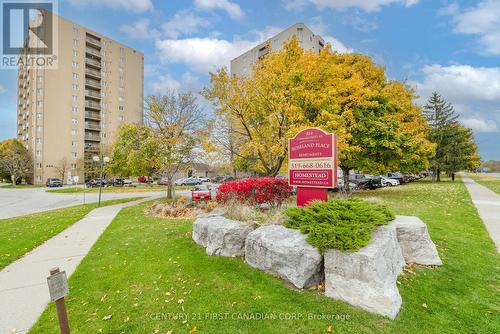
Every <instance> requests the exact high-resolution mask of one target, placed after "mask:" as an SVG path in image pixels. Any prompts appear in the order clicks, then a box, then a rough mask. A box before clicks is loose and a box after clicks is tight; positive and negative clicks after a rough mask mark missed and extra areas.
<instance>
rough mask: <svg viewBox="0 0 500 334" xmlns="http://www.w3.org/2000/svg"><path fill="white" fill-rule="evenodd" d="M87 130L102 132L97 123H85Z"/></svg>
mask: <svg viewBox="0 0 500 334" xmlns="http://www.w3.org/2000/svg"><path fill="white" fill-rule="evenodd" d="M85 130H92V131H101V127H100V126H99V124H96V123H89V122H85Z"/></svg>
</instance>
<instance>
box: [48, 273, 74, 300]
mask: <svg viewBox="0 0 500 334" xmlns="http://www.w3.org/2000/svg"><path fill="white" fill-rule="evenodd" d="M47 284H48V285H49V293H50V300H52V301H55V300H59V299H61V298H63V297H65V296H67V295H68V293H69V289H68V279H67V278H66V272H65V271H61V272H58V273H55V274H53V275H50V276H49V277H47Z"/></svg>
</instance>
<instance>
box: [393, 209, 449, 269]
mask: <svg viewBox="0 0 500 334" xmlns="http://www.w3.org/2000/svg"><path fill="white" fill-rule="evenodd" d="M390 225H393V226H394V227H395V228H396V235H397V238H398V241H399V246H400V247H401V251H402V252H403V257H404V259H405V261H406V262H407V263H416V264H422V265H434V266H440V265H442V264H443V263H442V262H441V259H440V258H439V254H438V251H437V249H436V245H434V243H433V242H432V240H431V237H430V236H429V232H428V231H427V225H425V224H424V222H423V221H421V220H420V218H418V217H412V216H396V219H395V220H394V221H392V222H391V224H390Z"/></svg>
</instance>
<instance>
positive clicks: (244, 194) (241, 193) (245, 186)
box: [217, 177, 292, 206]
mask: <svg viewBox="0 0 500 334" xmlns="http://www.w3.org/2000/svg"><path fill="white" fill-rule="evenodd" d="M291 193H292V188H291V187H290V186H289V185H288V182H287V181H286V180H283V179H278V178H275V177H263V178H252V179H243V180H236V181H228V182H224V183H223V184H221V185H220V186H219V190H218V191H217V201H219V202H222V203H225V202H227V201H229V200H236V201H238V202H242V203H249V204H252V205H255V204H264V203H265V204H269V205H274V206H279V205H281V203H283V201H284V200H285V199H287V198H288V197H290V195H291Z"/></svg>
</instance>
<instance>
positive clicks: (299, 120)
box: [204, 38, 433, 176]
mask: <svg viewBox="0 0 500 334" xmlns="http://www.w3.org/2000/svg"><path fill="white" fill-rule="evenodd" d="M268 47H269V46H268ZM204 96H205V97H206V98H208V99H209V100H211V101H212V102H213V104H214V107H215V111H216V114H217V116H218V117H220V118H223V119H224V120H226V121H227V122H229V123H230V124H231V128H232V129H233V131H232V136H234V138H238V142H239V143H240V145H238V151H237V152H236V154H235V155H234V156H235V159H234V161H233V162H234V163H236V164H240V165H242V166H245V167H246V168H248V167H249V166H250V170H253V171H255V172H258V173H261V174H265V175H271V176H274V175H276V174H277V173H278V172H279V171H280V169H282V168H283V167H284V166H285V165H286V161H287V154H288V152H287V140H288V138H290V137H293V136H294V135H295V134H296V133H298V131H300V130H301V129H303V128H305V127H308V126H316V127H319V128H322V129H323V130H326V131H335V132H337V134H338V138H339V162H340V167H341V168H342V169H343V171H344V173H348V172H349V170H351V169H358V170H363V171H365V172H373V173H378V172H386V171H388V170H402V171H417V170H419V169H421V168H424V167H425V166H426V164H427V159H428V157H429V156H430V155H432V152H433V146H432V144H431V143H430V142H429V141H428V140H427V139H426V134H427V132H428V130H429V129H428V127H427V125H426V121H425V119H424V118H423V117H422V116H421V112H420V109H419V108H418V107H417V106H416V105H415V104H414V103H413V98H414V93H413V91H411V90H410V89H409V88H408V87H406V86H405V85H403V84H401V83H399V82H388V81H387V79H386V77H385V71H384V69H383V68H382V67H379V66H376V65H375V64H374V63H373V62H372V60H371V59H370V58H369V57H366V56H361V55H356V54H338V53H335V52H332V51H331V48H330V47H329V46H327V47H326V48H325V49H323V50H322V51H321V52H320V54H314V53H313V52H311V51H304V50H303V49H302V48H301V47H300V46H299V43H298V41H297V40H296V39H295V38H292V39H291V40H290V41H289V42H287V43H285V44H284V46H283V48H282V49H281V50H280V51H279V52H270V53H269V54H267V55H266V56H265V57H263V58H262V59H260V60H259V61H258V62H257V63H256V64H255V66H254V68H253V71H252V73H251V75H249V76H248V77H244V78H240V77H236V76H230V75H229V74H228V73H227V71H226V70H225V69H220V70H218V71H217V72H216V73H212V74H211V87H209V88H207V89H205V91H204Z"/></svg>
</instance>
